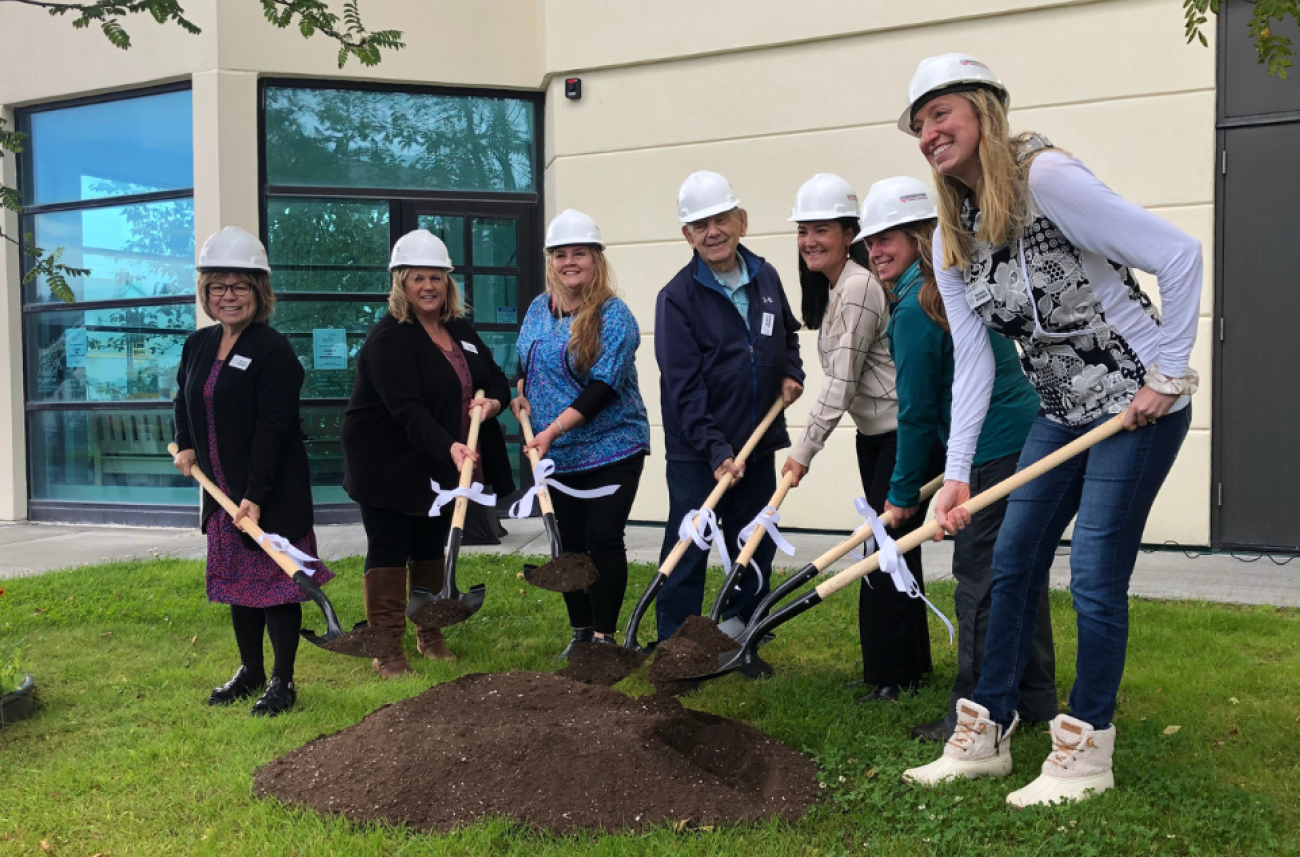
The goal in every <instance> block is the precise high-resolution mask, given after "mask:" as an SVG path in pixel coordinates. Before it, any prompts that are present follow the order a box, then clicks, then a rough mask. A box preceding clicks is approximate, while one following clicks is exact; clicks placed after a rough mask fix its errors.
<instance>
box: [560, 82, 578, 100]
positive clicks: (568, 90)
mask: <svg viewBox="0 0 1300 857" xmlns="http://www.w3.org/2000/svg"><path fill="white" fill-rule="evenodd" d="M564 97H565V98H571V99H573V100H574V101H576V100H578V99H579V98H581V97H582V78H580V77H566V78H565V79H564Z"/></svg>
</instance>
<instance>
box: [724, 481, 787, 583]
mask: <svg viewBox="0 0 1300 857" xmlns="http://www.w3.org/2000/svg"><path fill="white" fill-rule="evenodd" d="M792 482H794V471H790V472H788V473H786V474H785V476H783V477H781V484H780V485H778V486H776V491H775V492H774V493H773V494H772V498H771V499H770V500H768V501H767V505H769V506H771V507H772V508H773V509H780V508H781V504H782V503H783V502H785V495H786V494H788V493H789V492H790V484H791V483H792ZM766 533H767V527H764V526H763V525H762V524H759V525H758V526H756V527H754V532H752V533H750V535H749V539H748V540H746V542H745V546H744V547H743V548H741V549H740V556H738V557H736V562H737V564H739V565H749V561H750V560H751V559H753V558H754V553H755V552H756V551H757V550H758V546H759V545H761V544H762V543H763V536H764V535H765V534H766Z"/></svg>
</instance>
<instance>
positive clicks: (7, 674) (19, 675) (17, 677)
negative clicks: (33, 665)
mask: <svg viewBox="0 0 1300 857" xmlns="http://www.w3.org/2000/svg"><path fill="white" fill-rule="evenodd" d="M26 676H27V654H26V649H25V648H24V647H23V646H16V647H15V648H14V649H13V651H12V652H11V653H10V654H9V656H8V657H7V658H5V659H4V660H0V696H4V695H5V694H7V693H12V692H14V691H15V690H17V689H18V687H19V686H20V685H21V684H22V683H23V679H24V678H25V677H26Z"/></svg>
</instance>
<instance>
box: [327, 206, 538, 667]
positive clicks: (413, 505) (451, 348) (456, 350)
mask: <svg viewBox="0 0 1300 857" xmlns="http://www.w3.org/2000/svg"><path fill="white" fill-rule="evenodd" d="M389 270H390V271H391V272H392V287H391V290H390V292H389V295H388V315H386V316H384V318H383V319H381V320H380V322H379V323H378V324H376V325H375V326H374V328H373V329H372V330H371V331H370V334H369V335H368V336H367V337H366V343H365V345H363V346H362V347H361V353H360V354H358V355H357V377H356V381H355V382H354V384H353V387H352V399H351V400H350V401H349V402H348V409H347V413H346V414H344V416H343V428H342V431H341V433H340V439H341V440H342V443H343V467H344V475H343V487H344V489H345V490H346V491H347V492H348V496H350V497H351V498H352V499H353V500H356V501H357V503H359V504H360V505H361V521H362V523H363V524H364V525H365V528H366V542H367V548H366V565H365V568H366V572H365V577H364V586H365V601H366V618H367V619H368V620H369V622H370V625H371V627H373V628H379V629H383V630H386V631H388V632H389V636H390V639H391V644H392V645H391V648H390V651H389V652H388V654H386V655H384V656H383V657H379V658H376V659H375V661H374V669H375V672H377V673H379V675H381V676H383V677H384V678H395V677H398V676H401V675H403V674H405V673H409V672H412V670H411V667H410V665H409V664H407V662H406V655H405V653H404V651H403V648H402V637H403V636H404V635H405V634H406V613H405V610H406V602H407V599H408V598H409V596H410V592H411V590H412V589H415V588H420V589H427V590H429V591H431V592H437V591H438V590H440V589H441V588H442V584H443V561H444V553H443V547H444V544H445V542H446V540H447V533H448V530H449V529H450V518H449V517H448V516H447V515H445V514H444V515H440V516H438V517H429V510H430V507H431V506H432V505H433V500H434V492H433V487H432V485H431V480H432V481H433V482H437V483H438V484H439V486H441V487H442V488H444V489H448V490H449V489H453V488H455V487H456V485H457V483H458V480H459V478H460V477H459V474H460V466H461V463H462V462H464V461H465V460H466V459H469V460H471V461H474V462H475V463H476V467H475V475H474V478H475V481H478V482H482V483H484V484H487V485H491V486H492V487H493V488H494V489H495V490H496V492H497V493H498V494H509V493H510V492H511V491H513V490H514V488H515V485H514V479H513V476H512V473H511V467H510V461H509V458H508V457H507V454H506V447H505V440H504V436H503V435H502V433H501V428H500V426H499V425H498V424H497V422H496V419H495V417H496V415H497V414H499V413H500V412H501V411H502V410H503V409H504V408H506V407H508V406H509V404H510V388H509V385H508V384H507V382H506V376H505V374H504V373H503V372H502V371H501V367H499V366H498V365H497V364H496V361H495V360H493V359H492V351H491V349H490V348H488V346H487V345H486V344H485V343H484V342H483V340H482V339H480V338H479V335H478V334H477V333H475V332H474V328H473V327H472V326H471V325H470V323H469V322H468V321H466V320H465V319H464V317H463V316H464V307H463V304H462V302H461V298H460V293H459V292H458V290H457V288H456V282H455V281H454V280H453V279H452V278H451V271H452V266H451V259H450V257H449V256H448V254H447V248H446V246H445V245H444V244H443V243H442V241H440V240H439V239H438V238H437V237H436V236H434V235H433V234H432V233H430V232H428V231H426V230H423V229H420V230H416V231H415V232H411V233H408V234H406V235H404V236H402V238H401V239H399V240H398V242H397V243H396V244H395V245H394V246H393V255H392V260H391V263H390V264H389ZM479 389H482V390H484V391H485V394H486V396H487V402H486V404H485V405H482V406H481V407H483V409H484V412H483V420H484V421H483V424H482V428H481V430H480V433H479V444H480V450H481V455H480V454H479V453H475V452H473V451H471V450H470V449H469V447H467V446H465V443H464V441H465V440H466V438H467V434H468V432H469V422H470V409H471V408H472V407H475V405H472V404H471V400H472V399H473V397H474V391H475V390H479ZM485 475H486V477H487V478H486V479H485V478H484V476H485ZM417 648H418V650H419V652H420V654H422V655H424V656H425V657H427V658H434V659H438V660H453V659H454V658H455V655H453V654H452V653H451V650H450V649H448V648H447V644H446V642H445V641H444V640H443V636H442V631H441V630H440V629H437V628H420V629H418V633H417Z"/></svg>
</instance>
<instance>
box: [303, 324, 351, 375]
mask: <svg viewBox="0 0 1300 857" xmlns="http://www.w3.org/2000/svg"><path fill="white" fill-rule="evenodd" d="M311 346H312V357H313V366H314V367H315V368H316V369H346V368H348V333H347V331H346V330H343V329H342V328H337V327H325V328H317V329H315V330H313V331H312V332H311Z"/></svg>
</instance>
